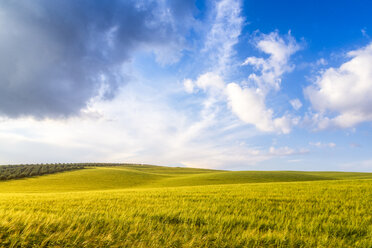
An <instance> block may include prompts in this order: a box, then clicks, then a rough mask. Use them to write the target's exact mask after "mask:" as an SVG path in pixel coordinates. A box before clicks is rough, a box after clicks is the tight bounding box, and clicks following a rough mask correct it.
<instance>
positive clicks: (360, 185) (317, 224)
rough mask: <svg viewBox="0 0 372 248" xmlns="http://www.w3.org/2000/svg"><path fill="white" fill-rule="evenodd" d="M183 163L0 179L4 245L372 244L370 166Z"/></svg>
mask: <svg viewBox="0 0 372 248" xmlns="http://www.w3.org/2000/svg"><path fill="white" fill-rule="evenodd" d="M182 170H184V171H183V172H182V173H177V169H173V168H170V169H167V168H166V167H165V168H164V167H163V168H159V170H156V168H154V167H151V168H149V169H148V170H147V169H144V168H138V169H137V168H136V167H134V168H97V169H84V170H79V171H72V172H65V173H60V174H53V175H48V176H42V177H37V178H30V179H25V180H14V181H8V182H1V183H0V191H1V192H2V193H0V247H1V246H4V247H9V246H13V247H33V246H34V247H40V246H41V247H42V246H44V247H46V246H57V247H371V245H372V216H371V212H372V208H371V202H372V180H371V179H354V178H358V177H359V178H368V177H370V178H371V174H370V173H359V174H358V173H354V174H353V173H349V174H342V173H341V174H342V175H341V174H340V173H332V172H327V173H316V172H307V173H303V172H240V173H239V172H223V171H220V172H217V171H199V172H197V173H196V172H195V171H192V170H190V171H189V172H190V173H188V172H187V169H182ZM301 175H302V176H301ZM270 178H271V179H270ZM342 178H353V179H352V180H338V179H342ZM325 179H331V180H325ZM177 180H179V181H178V183H177ZM260 180H261V181H263V182H264V183H262V182H261V183H258V182H260ZM278 180H281V181H295V180H305V181H306V182H278ZM314 180H317V181H314ZM234 182H235V183H240V184H233V183H234ZM252 182H253V183H252ZM185 184H187V185H190V186H184V185H185ZM201 184H205V185H201ZM207 184H210V185H207ZM211 184H212V185H211ZM213 184H214V185H213ZM191 185H199V186H191ZM22 191H23V192H22Z"/></svg>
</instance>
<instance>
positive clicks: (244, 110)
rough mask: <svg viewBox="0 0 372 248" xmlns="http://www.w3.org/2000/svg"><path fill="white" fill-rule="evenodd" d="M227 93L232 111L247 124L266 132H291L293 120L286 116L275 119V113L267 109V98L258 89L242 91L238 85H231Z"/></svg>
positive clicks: (227, 88) (228, 86)
mask: <svg viewBox="0 0 372 248" xmlns="http://www.w3.org/2000/svg"><path fill="white" fill-rule="evenodd" d="M226 93H227V96H228V100H229V106H230V107H231V110H232V111H233V112H234V113H235V114H236V115H237V116H238V117H239V118H240V119H241V120H242V121H244V122H245V123H249V124H253V125H255V126H256V128H257V129H259V130H261V131H264V132H273V131H278V132H281V133H289V132H290V129H291V120H290V119H289V118H288V117H286V116H283V117H280V118H276V119H273V111H272V110H271V109H266V106H265V96H264V95H263V94H262V92H260V91H259V90H258V89H252V88H244V89H242V88H241V87H240V86H239V85H238V84H236V83H230V84H228V85H227V87H226Z"/></svg>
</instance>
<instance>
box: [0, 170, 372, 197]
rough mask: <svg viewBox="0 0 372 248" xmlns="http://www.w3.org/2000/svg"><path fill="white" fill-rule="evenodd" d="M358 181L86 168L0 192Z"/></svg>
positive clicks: (290, 174) (333, 175)
mask: <svg viewBox="0 0 372 248" xmlns="http://www.w3.org/2000/svg"><path fill="white" fill-rule="evenodd" d="M358 178H359V179H366V178H372V173H339V172H296V171H217V170H205V169H194V168H180V167H162V166H150V165H127V166H120V167H97V168H88V169H83V170H77V171H70V172H63V173H58V174H53V175H46V176H40V177H35V178H27V179H20V180H11V181H4V182H0V192H2V193H6V192H20V193H21V192H24V193H32V192H69V191H89V190H106V189H124V188H151V187H175V186H198V185H215V184H242V183H265V182H294V181H318V180H337V179H358Z"/></svg>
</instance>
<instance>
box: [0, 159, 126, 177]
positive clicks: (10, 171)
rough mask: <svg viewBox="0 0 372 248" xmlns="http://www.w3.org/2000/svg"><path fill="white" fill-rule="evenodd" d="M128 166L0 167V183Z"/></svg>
mask: <svg viewBox="0 0 372 248" xmlns="http://www.w3.org/2000/svg"><path fill="white" fill-rule="evenodd" d="M120 165H128V164H119V163H116V164H112V163H58V164H20V165H2V166H0V181H4V180H11V179H19V178H25V177H34V176H41V175H46V174H53V173H58V172H63V171H71V170H80V169H84V168H86V167H100V166H120Z"/></svg>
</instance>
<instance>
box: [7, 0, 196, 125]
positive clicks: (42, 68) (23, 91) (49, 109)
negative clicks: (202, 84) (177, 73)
mask: <svg viewBox="0 0 372 248" xmlns="http://www.w3.org/2000/svg"><path fill="white" fill-rule="evenodd" d="M192 4H193V3H192V1H177V3H176V2H175V1H89V0H82V1H63V0H57V1H48V0H35V1H1V3H0V37H1V39H0V54H1V58H0V114H1V115H6V116H9V117H20V116H25V115H26V116H27V115H29V116H35V117H38V118H43V117H52V118H53V117H61V116H70V115H74V114H78V113H79V111H80V110H81V109H82V108H84V107H85V106H86V104H87V102H89V100H90V99H91V98H92V97H94V96H96V95H99V94H100V95H101V96H102V98H103V99H111V98H112V97H114V96H115V93H116V91H117V89H118V88H119V87H120V86H121V85H123V84H124V83H126V82H127V81H128V78H127V76H126V75H125V74H124V73H123V70H122V66H123V63H125V62H129V61H130V59H131V56H132V54H133V51H135V50H138V49H145V50H150V51H153V52H154V53H155V54H156V59H157V61H158V62H159V63H162V64H166V63H173V62H176V61H177V60H178V59H179V57H180V56H181V50H182V48H183V45H184V44H183V43H184V40H183V38H182V37H183V34H185V33H186V32H187V30H188V25H189V24H190V23H191V22H192V10H193V5H192Z"/></svg>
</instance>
